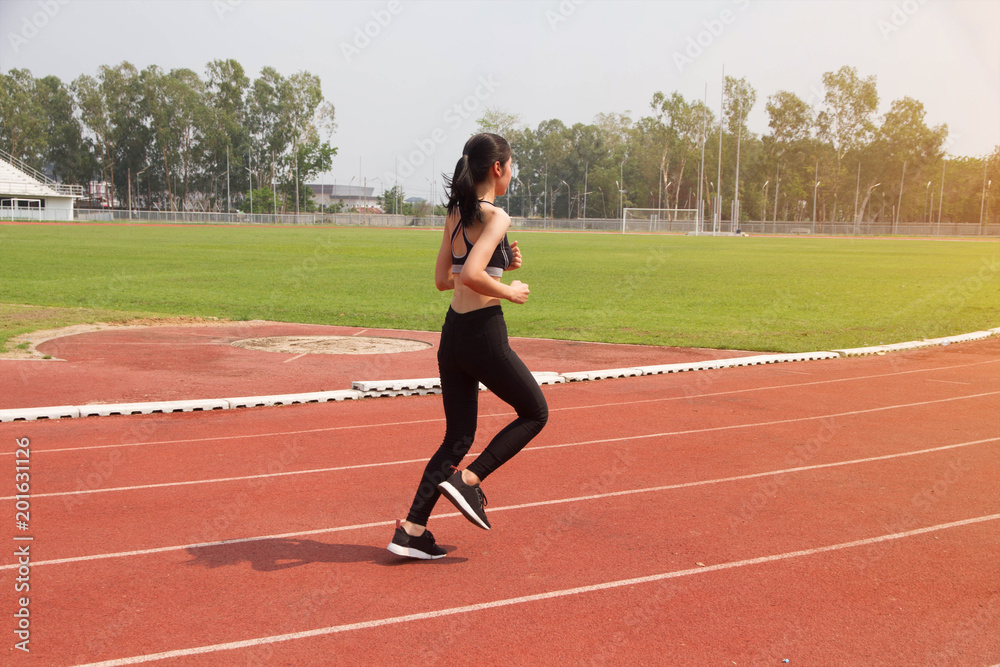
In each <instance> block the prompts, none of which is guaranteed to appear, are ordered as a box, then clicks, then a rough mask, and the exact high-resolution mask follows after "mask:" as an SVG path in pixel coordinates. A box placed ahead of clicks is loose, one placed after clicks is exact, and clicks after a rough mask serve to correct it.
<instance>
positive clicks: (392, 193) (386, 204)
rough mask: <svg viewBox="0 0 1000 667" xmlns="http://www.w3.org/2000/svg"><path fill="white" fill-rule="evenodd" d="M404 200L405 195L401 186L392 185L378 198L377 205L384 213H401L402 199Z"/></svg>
mask: <svg viewBox="0 0 1000 667" xmlns="http://www.w3.org/2000/svg"><path fill="white" fill-rule="evenodd" d="M405 198H406V193H405V192H404V191H403V186H402V185H394V186H392V187H391V188H389V189H388V190H386V191H385V192H383V193H382V194H381V195H379V198H378V205H379V206H380V207H381V208H382V210H383V211H385V212H386V213H403V212H404V210H403V206H404V204H403V199H405Z"/></svg>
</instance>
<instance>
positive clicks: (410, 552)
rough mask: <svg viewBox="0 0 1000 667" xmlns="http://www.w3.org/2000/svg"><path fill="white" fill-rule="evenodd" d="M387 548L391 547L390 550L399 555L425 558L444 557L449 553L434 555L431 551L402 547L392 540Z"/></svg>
mask: <svg viewBox="0 0 1000 667" xmlns="http://www.w3.org/2000/svg"><path fill="white" fill-rule="evenodd" d="M387 548H388V549H389V551H391V552H392V553H394V554H396V555H397V556H406V557H408V558H421V559H423V560H434V559H437V558H444V557H445V556H446V555H447V554H441V555H440V556H432V555H430V554H429V553H426V552H424V551H420V550H419V549H411V548H409V547H401V546H399V545H398V544H396V543H395V542H390V543H389V546H388V547H387Z"/></svg>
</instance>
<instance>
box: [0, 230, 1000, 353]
mask: <svg viewBox="0 0 1000 667" xmlns="http://www.w3.org/2000/svg"><path fill="white" fill-rule="evenodd" d="M511 238H512V239H517V240H518V241H519V244H520V247H521V249H522V252H523V254H524V267H523V268H522V269H521V270H520V271H518V272H517V273H514V274H508V275H509V276H512V277H516V278H519V279H521V280H523V281H525V282H527V283H529V284H530V285H531V289H532V295H531V298H530V299H529V301H528V303H527V304H526V305H525V306H514V305H512V304H507V305H506V306H505V314H506V316H507V321H508V325H509V329H510V332H511V335H517V336H531V337H548V338H562V339H573V340H589V341H603V342H620V343H641V344H650V345H680V346H692V347H717V348H734V349H747V350H773V351H783V352H792V351H807V350H820V349H830V348H835V347H855V346H861V345H874V344H879V343H891V342H899V341H904V340H913V339H920V338H929V337H935V336H944V335H950V334H957V333H964V332H968V331H977V330H981V329H985V328H992V327H997V326H1000V243H997V242H991V241H987V242H978V241H919V240H854V239H810V238H787V239H786V238H707V237H698V238H696V237H686V236H636V235H628V236H621V235H614V234H573V233H543V232H512V233H511ZM439 244H440V232H439V231H425V230H385V229H368V228H361V229H357V228H350V229H347V228H317V227H301V228H292V227H288V228H263V227H198V226H186V225H176V226H159V227H153V226H141V225H136V226H124V225H0V343H2V344H4V345H6V343H7V341H9V339H10V338H11V337H12V336H15V335H17V334H19V333H25V332H28V331H31V330H37V329H43V328H50V327H52V326H63V325H66V324H73V323H81V322H92V321H124V320H127V319H129V318H131V317H148V316H156V315H160V316H200V317H218V318H223V319H232V320H247V319H264V320H276V321H283V322H308V323H321V324H342V325H353V326H364V327H387V328H394V329H423V330H437V329H439V328H440V325H441V321H442V318H443V316H444V312H445V310H446V309H447V306H448V301H449V299H450V294H448V293H441V292H438V291H437V290H436V289H435V287H434V279H433V271H434V259H435V254H436V252H437V248H438V246H439ZM25 306H34V307H29V308H26V307H25Z"/></svg>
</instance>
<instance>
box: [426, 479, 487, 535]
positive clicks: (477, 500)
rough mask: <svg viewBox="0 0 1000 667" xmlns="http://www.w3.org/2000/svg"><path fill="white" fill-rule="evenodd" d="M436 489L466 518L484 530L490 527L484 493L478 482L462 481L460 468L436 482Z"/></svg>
mask: <svg viewBox="0 0 1000 667" xmlns="http://www.w3.org/2000/svg"><path fill="white" fill-rule="evenodd" d="M438 489H440V490H441V493H442V494H443V495H444V497H445V498H447V499H448V500H450V501H451V502H452V503H453V504H454V505H455V507H457V508H458V511H459V512H461V513H462V514H464V515H465V518H466V519H468V520H469V521H471V522H472V523H474V524H476V525H477V526H479V527H480V528H483V529H484V530H489V529H490V522H489V520H488V519H487V518H486V510H485V507H486V494H484V493H483V490H482V489H480V488H479V485H478V484H477V485H476V486H469V485H468V484H466V483H465V482H463V481H462V472H461V471H460V470H455V474H453V475H452V476H451V477H449V478H448V479H446V480H445V481H443V482H441V483H440V484H438Z"/></svg>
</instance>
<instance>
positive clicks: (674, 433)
mask: <svg viewBox="0 0 1000 667" xmlns="http://www.w3.org/2000/svg"><path fill="white" fill-rule="evenodd" d="M996 394H1000V391H992V392H987V393H983V394H971V395H969V396H956V397H952V398H939V399H935V400H932V401H920V402H918V403H903V404H900V405H889V406H884V407H880V408H868V409H866V410H852V411H850V412H837V413H833V414H828V415H816V416H813V417H793V418H791V419H778V420H773V421H766V422H753V423H750V424H731V425H728V426H710V427H707V428H697V429H689V430H686V431H664V432H660V433H647V434H643V435H626V436H620V437H617V438H601V439H599V440H583V441H580V442H566V443H563V444H559V445H539V446H535V447H525V448H524V449H523V450H522V451H541V450H545V449H562V448H565V447H580V446H582V445H598V444H604V443H609V442H626V441H630V440H648V439H650V438H668V437H672V436H678V435H695V434H699V433H711V432H714V431H728V430H733V429H744V428H757V427H762V426H776V425H780V424H792V423H797V422H803V421H816V420H824V419H835V418H837V417H850V416H853V415H859V414H868V413H872V412H883V411H885V410H898V409H902V408H912V407H918V406H922V405H930V404H934V403H947V402H951V401H959V400H963V399H966V398H980V397H982V396H993V395H996ZM466 456H467V457H468V456H475V454H467V455H466ZM423 462H425V459H407V460H402V461H387V462H384V463H359V464H354V465H348V466H337V467H333V468H311V469H308V470H294V471H289V472H276V473H265V474H262V475H244V476H239V477H218V478H215V479H196V480H186V481H182V482H160V483H157V484H140V485H135V486H115V487H108V488H103V489H82V490H79V491H53V492H51V493H34V494H32V497H33V498H49V497H55V496H81V495H87V494H91V493H110V492H113V491H136V490H141V489H162V488H167V487H173V486H191V485H194V484H218V483H221V482H236V481H241V480H251V479H268V478H272V477H286V476H288V475H308V474H313V473H324V472H334V471H338V470H354V469H358V468H373V467H378V466H389V465H401V464H404V463H423ZM15 499H16V496H0V500H15Z"/></svg>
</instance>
